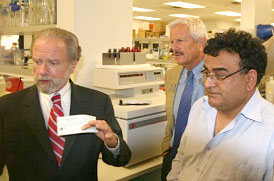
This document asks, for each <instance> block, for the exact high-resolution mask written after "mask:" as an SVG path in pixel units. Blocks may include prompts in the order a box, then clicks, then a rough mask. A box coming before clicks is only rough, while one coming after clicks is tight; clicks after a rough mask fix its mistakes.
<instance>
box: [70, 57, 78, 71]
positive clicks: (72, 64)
mask: <svg viewBox="0 0 274 181" xmlns="http://www.w3.org/2000/svg"><path fill="white" fill-rule="evenodd" d="M77 63H78V60H72V62H71V67H70V74H72V73H73V72H74V70H75V68H76V65H77Z"/></svg>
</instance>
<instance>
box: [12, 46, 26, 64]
mask: <svg viewBox="0 0 274 181" xmlns="http://www.w3.org/2000/svg"><path fill="white" fill-rule="evenodd" d="M10 53H11V56H12V58H13V63H14V64H15V65H23V64H24V62H23V60H22V58H21V52H20V49H19V48H18V45H17V43H15V42H14V43H12V47H11V50H10Z"/></svg>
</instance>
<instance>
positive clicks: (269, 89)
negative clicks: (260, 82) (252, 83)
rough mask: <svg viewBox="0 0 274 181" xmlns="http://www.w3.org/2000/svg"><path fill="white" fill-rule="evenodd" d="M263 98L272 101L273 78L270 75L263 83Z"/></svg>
mask: <svg viewBox="0 0 274 181" xmlns="http://www.w3.org/2000/svg"><path fill="white" fill-rule="evenodd" d="M265 98H266V100H268V101H269V102H271V103H274V80H273V77H272V76H271V77H270V79H269V81H267V82H266V83H265Z"/></svg>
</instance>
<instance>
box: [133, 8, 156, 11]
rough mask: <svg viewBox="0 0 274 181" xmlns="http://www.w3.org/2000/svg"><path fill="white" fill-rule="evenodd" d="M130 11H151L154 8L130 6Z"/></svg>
mask: <svg viewBox="0 0 274 181" xmlns="http://www.w3.org/2000/svg"><path fill="white" fill-rule="evenodd" d="M132 11H138V12H151V11H155V10H153V9H145V8H137V7H132Z"/></svg>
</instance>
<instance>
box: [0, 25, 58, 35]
mask: <svg viewBox="0 0 274 181" xmlns="http://www.w3.org/2000/svg"><path fill="white" fill-rule="evenodd" d="M54 27H56V24H53V25H37V26H26V27H8V28H2V27H1V30H0V34H2V35H32V34H33V33H34V32H37V31H40V30H42V29H45V28H54Z"/></svg>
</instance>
